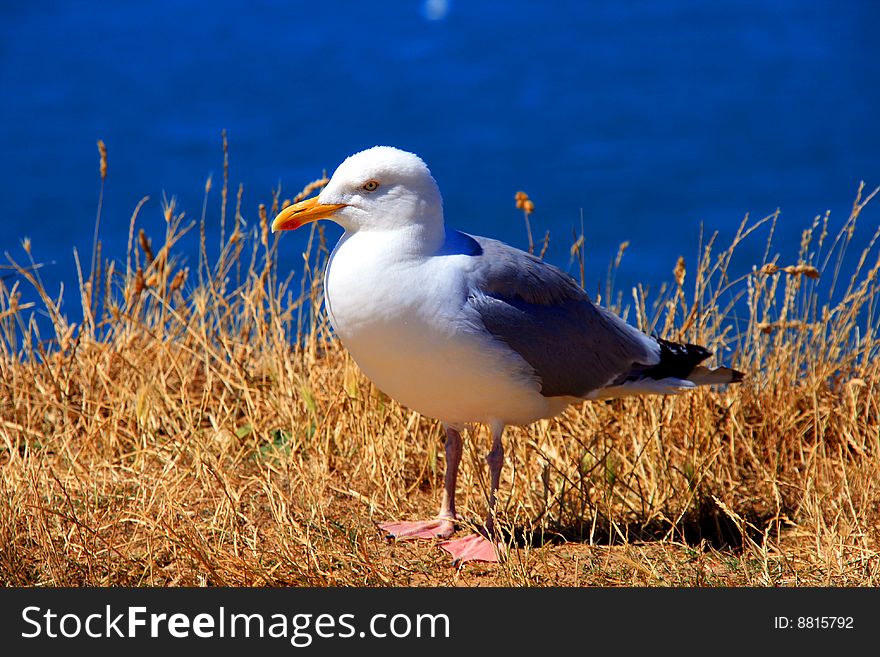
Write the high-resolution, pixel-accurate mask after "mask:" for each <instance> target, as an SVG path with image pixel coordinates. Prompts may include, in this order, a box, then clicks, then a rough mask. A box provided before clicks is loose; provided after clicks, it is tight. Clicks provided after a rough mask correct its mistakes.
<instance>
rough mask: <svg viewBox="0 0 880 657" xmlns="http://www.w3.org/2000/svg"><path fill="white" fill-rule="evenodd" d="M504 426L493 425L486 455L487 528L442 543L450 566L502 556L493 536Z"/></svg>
mask: <svg viewBox="0 0 880 657" xmlns="http://www.w3.org/2000/svg"><path fill="white" fill-rule="evenodd" d="M502 433H504V425H501V424H499V425H493V426H492V450H491V451H490V452H489V454H488V455H486V463H488V464H489V481H490V488H489V512H488V514H487V515H486V526H485V529H484V530H483V533H481V534H471V535H469V536H465V537H464V538H458V539H455V540H454V541H443V542H442V543H441V544H440V547H441V548H443V549H444V550H446V551H447V552H449V554H451V555H452V561H453V563H464V562H466V561H489V562H497V561H498V560H499V555H501V554H503V553H504V546H503V545H502V544H500V543H498V540H497V536H496V533H495V493H496V491H497V490H498V484H499V482H500V481H501V466H502V465H504V445H502V443H501V434H502Z"/></svg>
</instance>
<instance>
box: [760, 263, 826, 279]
mask: <svg viewBox="0 0 880 657" xmlns="http://www.w3.org/2000/svg"><path fill="white" fill-rule="evenodd" d="M780 271H784V272H785V273H786V274H788V275H789V276H806V277H807V278H819V276H820V274H819V270H818V269H816V268H815V267H813V265H789V266H788V267H779V266H777V265H774V264H773V263H772V262H768V263H767V264H766V265H764V266H763V267H761V268H760V269H759V270H758V273H759V274H762V275H764V276H770V275H772V274H775V273H777V272H780Z"/></svg>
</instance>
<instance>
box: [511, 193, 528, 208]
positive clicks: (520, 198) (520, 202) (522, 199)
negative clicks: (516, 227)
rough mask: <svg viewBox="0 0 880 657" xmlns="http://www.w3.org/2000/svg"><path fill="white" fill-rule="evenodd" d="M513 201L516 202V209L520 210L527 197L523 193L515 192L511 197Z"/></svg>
mask: <svg viewBox="0 0 880 657" xmlns="http://www.w3.org/2000/svg"><path fill="white" fill-rule="evenodd" d="M513 200H514V201H516V209H517V210H522V209H523V205H524V204H525V202H526V201H528V200H529V195H528V194H526V193H525V192H517V193H516V194H514V195H513Z"/></svg>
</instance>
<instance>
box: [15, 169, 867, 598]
mask: <svg viewBox="0 0 880 657" xmlns="http://www.w3.org/2000/svg"><path fill="white" fill-rule="evenodd" d="M102 159H103V161H104V162H106V158H105V157H103V156H102ZM104 167H106V165H104ZM102 173H104V174H105V173H106V168H104V169H103V172H102ZM103 177H104V175H102V179H103ZM226 180H228V176H226V175H224V185H223V190H222V199H223V200H224V204H223V205H224V210H223V223H224V231H225V230H226V228H228V227H226V226H225V224H226V223H227V222H226V210H225V200H226V198H227V184H226V182H225V181H226ZM210 187H211V185H210V183H209V184H208V185H207V186H206V199H207V195H208V194H209V193H210V191H211V190H210ZM239 198H240V196H239ZM868 200H870V197H868V198H864V199H863V198H862V196H861V191H860V195H859V198H858V199H857V201H856V203H855V204H854V206H853V210H852V214H851V217H850V218H849V219H848V220H847V221H846V222H845V224H844V226H843V227H842V229H841V230H840V232H839V234H837V235H836V237H835V236H833V235H829V232H828V217H825V218H824V219H819V220H817V221H816V222H815V223H814V224H813V225H812V226H811V227H809V228H808V229H807V230H806V231H804V237H803V243H802V244H801V249H800V257H799V258H798V260H797V262H795V263H791V264H789V263H780V262H776V259H775V258H773V257H771V253H772V247H771V246H770V244H769V242H768V246H767V250H766V254H767V255H765V258H764V260H763V262H761V263H759V264H758V265H756V266H755V267H753V268H752V269H751V270H749V271H741V272H735V271H733V270H732V265H731V261H732V259H733V254H734V253H735V252H736V249H737V247H738V246H739V245H740V244H741V243H742V242H743V241H744V240H749V239H756V232H755V231H756V230H757V229H758V228H759V227H760V228H761V230H763V231H764V232H771V234H772V231H768V230H767V229H768V228H769V227H770V226H772V225H773V224H774V223H775V221H776V217H775V216H771V217H768V218H765V219H762V220H760V221H756V222H750V221H748V220H747V221H745V222H744V223H743V225H742V227H741V229H740V231H739V233H738V234H737V236H736V239H735V240H734V242H733V244H732V245H731V246H730V247H729V248H727V249H724V250H719V249H718V248H717V246H716V245H715V244H714V241H713V240H709V241H708V243H706V244H705V245H704V247H703V255H702V257H701V259H700V262H699V263H698V265H697V266H696V267H695V269H694V271H693V273H691V272H690V271H688V270H687V268H686V266H685V263H684V261H679V263H678V265H677V266H676V267H675V270H674V275H673V278H672V280H671V282H670V284H669V285H668V286H667V287H665V288H664V289H663V290H661V291H660V293H659V295H658V296H657V298H656V300H654V301H653V302H652V301H649V300H646V299H645V298H644V295H643V294H641V292H639V291H634V293H633V300H632V301H631V302H629V303H628V305H629V307H630V313H629V314H630V321H634V322H637V323H638V324H640V325H641V326H642V327H643V328H645V329H648V330H653V331H656V332H657V333H658V334H660V335H663V336H668V337H672V338H675V339H687V340H690V341H698V342H701V343H703V344H706V345H708V346H709V347H710V348H712V349H714V350H716V352H717V353H719V354H721V355H722V356H721V359H722V360H724V361H725V362H726V363H728V364H731V365H734V366H735V367H737V368H738V369H741V370H744V371H746V372H748V374H749V376H748V379H747V381H746V382H745V383H744V384H742V385H740V386H737V387H732V388H730V389H720V390H700V391H698V392H696V393H694V394H689V395H685V396H682V397H677V398H647V399H633V400H625V401H614V402H608V403H586V404H583V405H581V406H579V407H575V408H571V409H570V410H569V411H568V412H567V413H565V414H564V415H563V416H562V417H560V418H557V419H555V420H552V421H544V422H540V423H537V424H536V425H534V426H531V427H527V428H522V429H509V430H508V433H507V440H506V442H507V444H508V446H509V449H508V458H507V462H506V467H505V469H504V473H503V479H502V488H501V497H500V501H499V513H500V519H501V525H502V527H503V528H504V529H505V531H506V532H507V536H508V539H509V540H510V541H511V543H512V544H515V545H516V546H517V547H518V548H519V549H517V550H515V551H513V552H512V553H511V555H512V556H511V558H510V560H509V561H508V562H506V563H504V564H501V565H491V566H490V565H468V566H466V567H464V568H463V569H460V570H459V569H455V568H452V567H450V565H449V564H448V561H447V558H446V557H445V554H444V553H442V552H441V551H440V550H439V549H436V548H434V547H432V546H431V545H430V544H429V543H417V544H391V543H388V542H386V541H385V540H384V539H383V538H382V536H381V535H380V533H379V532H378V531H377V529H376V528H375V526H374V524H373V523H374V521H377V520H384V519H389V518H397V517H414V516H419V515H426V514H428V515H430V514H433V513H434V510H435V507H436V504H437V500H438V495H439V489H440V486H441V483H442V482H441V475H442V446H441V432H440V431H439V428H438V426H437V424H436V423H435V422H434V421H432V420H430V419H427V418H422V417H420V416H418V415H417V414H415V413H412V412H410V411H408V410H407V409H404V408H401V407H400V406H398V405H397V404H396V403H394V402H393V401H391V400H389V399H388V398H387V397H385V396H383V395H382V394H381V393H379V392H378V391H377V390H376V389H375V388H373V387H372V386H371V384H370V383H369V382H368V381H367V380H366V379H365V378H364V377H363V375H362V374H361V373H360V372H359V371H358V369H357V367H356V366H355V365H354V363H353V362H352V361H351V359H350V358H349V357H348V356H347V354H346V353H345V352H344V350H343V349H342V348H341V347H340V345H339V344H338V343H337V342H336V341H335V340H334V339H333V338H332V336H331V335H330V333H329V331H328V327H327V325H326V324H325V320H324V319H323V317H322V315H321V314H320V311H319V305H320V304H318V303H316V300H317V299H319V298H320V286H321V277H320V272H321V271H322V264H323V262H324V260H325V259H326V255H327V250H326V247H325V244H324V242H323V238H322V233H321V232H320V228H313V232H312V234H311V239H310V242H309V252H308V253H307V254H306V257H305V258H304V263H305V264H306V267H305V274H304V276H303V277H302V284H301V286H300V283H298V282H297V283H296V284H293V283H291V281H292V280H294V279H291V278H279V274H278V272H277V271H276V268H275V264H274V263H275V254H276V250H277V248H278V243H277V239H276V238H275V237H273V236H271V235H270V234H269V233H268V230H267V221H268V218H269V215H271V213H273V212H275V211H276V210H277V209H278V206H279V201H280V194H277V195H276V196H275V198H274V199H273V201H272V204H271V207H269V208H268V209H267V208H265V207H263V206H261V207H260V209H259V212H258V215H257V216H256V217H254V218H253V221H249V222H248V225H251V226H253V228H251V229H249V230H245V229H244V226H245V224H244V222H243V221H241V214H240V212H241V211H240V208H239V210H237V211H236V214H235V218H234V221H232V222H231V223H232V227H231V228H230V231H229V233H228V235H225V236H224V238H223V239H224V244H223V249H222V253H221V255H220V257H219V258H218V259H217V262H216V263H214V264H213V266H211V265H209V262H208V257H207V255H206V252H207V251H206V249H205V248H204V245H205V229H204V221H205V220H204V215H203V218H202V222H201V226H200V242H201V244H202V253H201V256H200V258H199V262H198V264H197V266H196V269H197V271H196V272H195V273H193V272H189V271H188V270H186V269H182V268H181V267H180V266H179V263H178V261H177V259H176V258H175V248H176V247H175V244H176V243H177V241H178V239H180V237H181V235H182V234H183V233H184V232H185V231H186V230H187V229H188V228H190V226H186V225H184V223H183V220H182V216H181V215H179V214H178V212H177V210H176V208H175V207H174V205H173V203H171V204H167V205H166V206H165V218H166V224H167V229H166V233H165V235H164V238H163V239H161V240H159V242H161V245H159V246H155V245H154V244H153V243H152V242H151V240H150V239H149V238H148V237H147V236H146V235H145V234H143V233H142V232H140V233H139V232H138V231H137V214H138V211H139V210H140V205H139V206H138V209H137V210H136V211H135V213H134V215H133V216H132V218H131V233H130V239H129V249H128V253H126V254H125V259H124V262H123V261H121V260H102V257H101V256H100V252H98V254H97V257H96V258H94V259H93V265H92V269H91V271H90V272H84V273H83V274H82V277H81V279H82V282H81V286H80V290H79V292H80V301H81V304H82V310H83V317H84V319H83V321H82V322H81V323H80V324H79V325H75V324H71V323H70V322H69V321H68V319H67V318H66V317H65V316H64V315H63V314H62V313H61V311H60V305H59V300H58V299H57V298H53V297H52V296H51V295H50V293H49V292H48V291H47V290H45V289H44V287H43V285H42V283H41V281H40V279H39V275H38V273H39V269H36V268H34V267H32V266H31V265H28V264H21V263H15V262H12V263H11V264H12V266H13V267H14V268H15V269H16V275H15V277H12V278H9V279H7V280H6V281H3V280H0V350H2V354H0V386H2V393H0V463H2V470H0V496H2V503H0V581H2V582H3V583H4V584H6V585H37V586H62V585H73V586H78V585H163V586H164V585H204V584H207V585H249V586H250V585H287V584H292V585H319V586H323V585H368V586H373V585H379V586H381V585H499V584H501V585H517V586H519V585H552V584H564V585H633V584H647V585H671V584H675V585H762V586H763V585H766V586H771V585H802V584H819V585H877V584H880V540H878V539H880V532H878V519H880V458H878V456H880V401H878V400H880V365H878V358H877V356H878V346H880V342H878V335H877V316H878V309H877V304H878V301H880V296H878V277H877V274H878V267H880V261H878V260H877V254H876V252H875V250H874V244H873V242H872V244H871V247H870V248H869V249H868V250H866V251H865V253H864V255H863V256H862V257H861V258H858V257H856V258H854V259H852V260H857V262H856V264H855V265H854V266H853V267H852V268H851V271H847V272H845V271H843V270H842V269H841V267H844V268H845V267H846V266H847V265H846V263H847V262H849V261H848V260H847V259H846V258H844V256H843V254H844V252H845V251H846V248H847V246H848V245H849V244H850V240H851V239H852V236H853V231H854V229H855V224H856V221H857V219H858V217H859V214H860V212H861V211H862V209H863V208H864V207H865V204H866V203H867V201H868ZM582 244H583V241H582V240H581V241H579V242H576V244H575V247H574V248H573V255H575V256H577V257H578V259H579V260H580V261H581V262H583V253H582V251H581V250H580V248H581V245H582ZM26 247H27V248H26V251H27V256H28V257H30V245H29V244H27V245H26ZM850 255H851V254H850ZM841 263H843V264H841ZM617 264H619V259H618V263H617ZM783 265H787V267H786V266H783ZM285 275H286V274H285ZM817 277H818V278H817ZM296 280H299V279H296ZM34 294H36V295H38V296H39V299H40V301H39V304H41V305H42V309H41V310H43V311H45V312H46V313H48V315H49V318H50V321H51V327H52V333H51V335H48V336H46V335H41V334H40V327H41V324H40V323H39V322H36V321H35V320H34V319H33V317H32V316H31V315H30V313H33V312H34V311H35V310H36V309H37V308H35V307H33V306H32V305H31V304H29V303H27V302H26V301H25V300H26V299H27V298H29V295H30V296H34ZM607 296H608V295H606V297H607ZM610 298H611V299H612V300H613V301H614V303H615V304H616V305H618V306H619V304H620V302H621V300H622V299H621V298H620V297H616V298H614V297H610ZM744 310H745V312H743V311H744ZM737 313H739V316H738V314H737ZM42 326H45V324H43V325H42ZM486 443H487V436H486V434H485V432H484V431H483V430H480V431H477V432H476V433H475V434H472V435H471V439H470V440H468V441H467V442H466V448H465V449H466V451H465V459H464V463H463V472H462V477H461V479H460V484H459V485H460V492H461V498H462V499H461V505H460V506H461V510H462V511H463V513H464V515H465V516H466V517H467V518H469V519H471V520H473V521H475V522H477V521H478V520H479V517H480V515H481V514H482V512H483V508H484V500H485V495H486V480H485V479H486V477H485V472H484V471H483V462H482V454H483V453H484V452H485V449H486V447H487V444H486Z"/></svg>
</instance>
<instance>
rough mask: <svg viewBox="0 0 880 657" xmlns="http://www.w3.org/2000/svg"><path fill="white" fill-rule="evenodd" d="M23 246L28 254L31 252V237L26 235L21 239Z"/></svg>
mask: <svg viewBox="0 0 880 657" xmlns="http://www.w3.org/2000/svg"><path fill="white" fill-rule="evenodd" d="M21 248H23V249H24V252H25V253H27V254H28V255H30V254H31V238H30V237H25V238H23V239H22V240H21Z"/></svg>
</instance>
